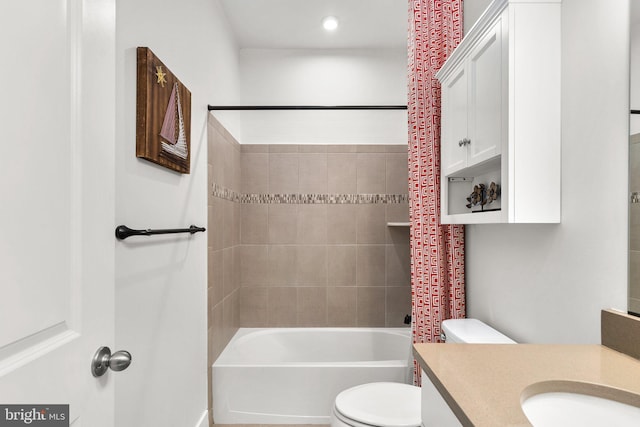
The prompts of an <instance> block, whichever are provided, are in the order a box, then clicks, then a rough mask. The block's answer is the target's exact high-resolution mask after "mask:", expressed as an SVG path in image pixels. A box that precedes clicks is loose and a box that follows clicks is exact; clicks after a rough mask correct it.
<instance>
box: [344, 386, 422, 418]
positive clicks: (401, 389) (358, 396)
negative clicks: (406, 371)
mask: <svg viewBox="0 0 640 427" xmlns="http://www.w3.org/2000/svg"><path fill="white" fill-rule="evenodd" d="M333 412H334V416H335V417H336V418H337V419H338V420H339V421H341V422H342V423H344V424H346V425H349V426H353V427H369V426H377V427H419V426H420V425H421V416H420V388H419V387H415V386H412V385H408V384H401V383H389V382H384V383H369V384H363V385H359V386H356V387H352V388H350V389H347V390H344V391H343V392H341V393H340V394H338V396H337V397H336V400H335V405H334V411H333Z"/></svg>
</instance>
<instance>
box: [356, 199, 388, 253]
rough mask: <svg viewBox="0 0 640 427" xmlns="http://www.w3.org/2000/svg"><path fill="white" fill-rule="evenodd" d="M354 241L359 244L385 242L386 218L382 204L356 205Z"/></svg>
mask: <svg viewBox="0 0 640 427" xmlns="http://www.w3.org/2000/svg"><path fill="white" fill-rule="evenodd" d="M356 212H357V213H356V215H357V232H356V241H357V242H358V243H359V244H362V243H364V244H366V243H377V244H382V243H385V242H386V232H387V218H386V206H385V205H384V204H370V205H357V207H356Z"/></svg>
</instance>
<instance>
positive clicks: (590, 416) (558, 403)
mask: <svg viewBox="0 0 640 427" xmlns="http://www.w3.org/2000/svg"><path fill="white" fill-rule="evenodd" d="M562 383H563V385H564V386H563V387H559V389H560V390H559V391H545V392H542V393H535V394H531V393H523V395H527V394H531V395H529V396H528V397H525V398H524V399H523V400H522V403H521V405H522V410H523V411H524V413H525V415H526V416H527V418H528V419H529V421H530V422H531V424H532V425H533V426H534V427H569V426H580V427H592V426H593V427H601V426H616V427H624V426H638V425H640V405H639V404H638V403H639V402H638V399H639V397H638V396H637V395H634V394H632V393H628V392H625V391H622V390H613V389H609V388H607V387H602V386H597V385H585V384H582V383H575V384H578V385H579V387H578V390H579V391H578V392H573V391H568V389H571V388H572V387H570V386H568V385H570V383H569V382H562ZM546 388H547V389H548V388H552V389H553V387H546ZM583 392H586V393H587V394H583ZM594 394H595V395H594ZM600 396H606V397H600ZM623 402H627V403H623Z"/></svg>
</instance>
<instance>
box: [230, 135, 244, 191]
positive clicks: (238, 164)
mask: <svg viewBox="0 0 640 427" xmlns="http://www.w3.org/2000/svg"><path fill="white" fill-rule="evenodd" d="M233 148H234V149H233V186H232V187H231V189H232V190H233V191H235V192H237V193H241V192H242V153H241V152H240V144H238V143H237V142H236V143H234V146H233Z"/></svg>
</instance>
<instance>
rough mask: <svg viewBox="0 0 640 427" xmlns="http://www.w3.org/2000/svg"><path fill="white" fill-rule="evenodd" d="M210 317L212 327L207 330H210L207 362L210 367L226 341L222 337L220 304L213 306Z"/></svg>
mask: <svg viewBox="0 0 640 427" xmlns="http://www.w3.org/2000/svg"><path fill="white" fill-rule="evenodd" d="M211 316H212V318H213V319H212V322H211V323H212V325H211V327H210V328H209V330H210V335H209V337H210V341H209V348H210V354H209V361H210V362H211V363H210V365H211V364H212V363H213V362H215V360H216V359H217V358H218V356H220V353H222V350H224V348H225V346H226V345H227V343H228V341H226V340H225V336H224V327H223V321H224V320H223V316H222V303H219V304H216V305H215V306H213V309H212V310H211Z"/></svg>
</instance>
